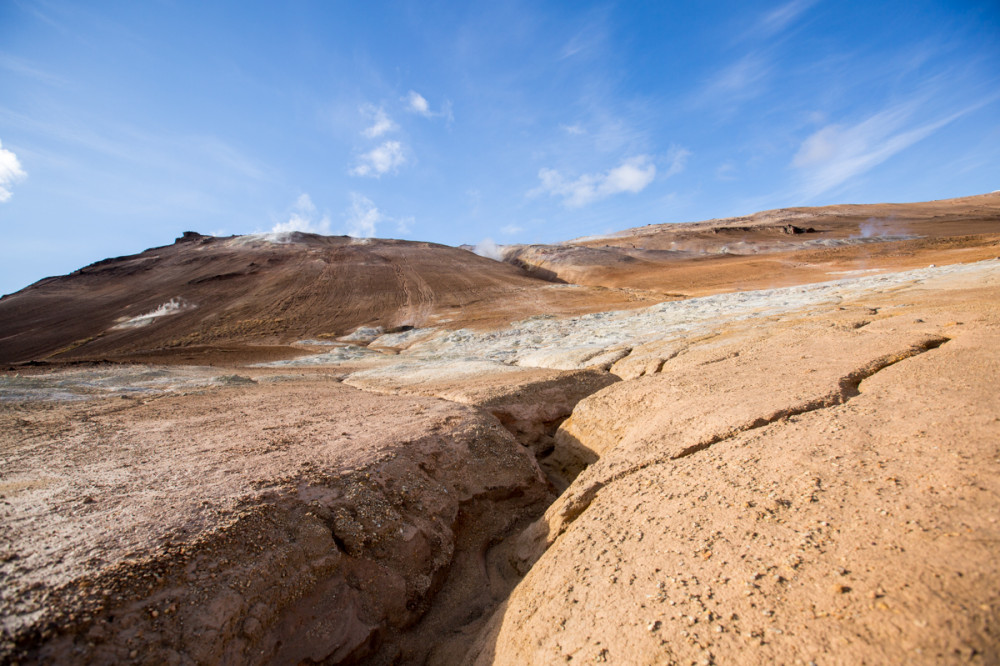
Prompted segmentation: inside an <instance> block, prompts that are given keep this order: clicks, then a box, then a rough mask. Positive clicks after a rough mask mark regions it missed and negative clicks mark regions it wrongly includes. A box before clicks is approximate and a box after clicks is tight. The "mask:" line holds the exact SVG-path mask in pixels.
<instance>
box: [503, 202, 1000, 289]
mask: <svg viewBox="0 0 1000 666" xmlns="http://www.w3.org/2000/svg"><path fill="white" fill-rule="evenodd" d="M998 245H1000V193H997V192H994V193H991V194H983V195H977V196H971V197H962V198H958V199H943V200H940V201H929V202H920V203H905V204H861V205H837V206H824V207H820V208H781V209H778V210H768V211H763V212H759V213H754V214H753V215H746V216H742V217H732V218H725V219H716V220H708V221H705V222H690V223H683V224H652V225H648V226H645V227H636V228H633V229H626V230H625V231H621V232H618V233H615V234H610V235H607V236H594V237H588V238H578V239H575V240H571V241H567V242H565V243H561V244H558V245H529V246H512V247H510V248H508V250H507V253H506V255H505V259H506V260H507V261H509V262H511V263H513V264H515V265H517V266H521V267H522V268H524V269H525V270H527V271H528V273H529V274H533V275H538V276H539V277H543V278H545V279H557V280H562V281H566V282H572V283H575V284H583V285H594V286H604V287H630V288H636V289H643V290H652V291H655V292H659V293H661V294H665V295H671V296H703V295H708V294H712V293H719V292H724V291H739V290H746V289H767V288H771V287H778V286H787V285H793V284H802V283H808V282H822V281H826V280H831V279H836V278H837V277H842V276H843V275H844V274H845V273H846V272H848V271H866V270H871V269H873V268H881V269H887V270H904V269H907V268H916V267H920V266H926V265H927V264H928V263H938V264H948V263H957V262H966V261H977V260H980V259H986V258H990V257H993V256H996V255H997V253H998V251H1000V249H998V247H997V246H998Z"/></svg>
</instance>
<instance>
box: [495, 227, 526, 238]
mask: <svg viewBox="0 0 1000 666" xmlns="http://www.w3.org/2000/svg"><path fill="white" fill-rule="evenodd" d="M522 231H524V227H519V226H517V225H516V224H507V225H504V226H502V227H500V233H502V234H503V235H504V236H514V235H516V234H519V233H521V232H522Z"/></svg>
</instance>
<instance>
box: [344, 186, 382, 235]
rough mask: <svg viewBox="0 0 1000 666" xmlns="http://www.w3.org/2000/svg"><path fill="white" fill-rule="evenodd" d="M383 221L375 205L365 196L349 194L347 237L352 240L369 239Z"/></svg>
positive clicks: (354, 193) (355, 193)
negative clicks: (352, 238) (350, 237)
mask: <svg viewBox="0 0 1000 666" xmlns="http://www.w3.org/2000/svg"><path fill="white" fill-rule="evenodd" d="M383 220H385V216H383V215H382V213H380V212H379V209H378V208H376V207H375V204H374V203H373V202H372V200H371V199H369V198H368V197H366V196H363V195H361V194H358V193H357V192H351V205H350V207H349V208H348V209H347V235H348V236H353V237H354V238H371V237H372V236H374V235H375V227H376V225H377V224H378V223H379V222H382V221H383Z"/></svg>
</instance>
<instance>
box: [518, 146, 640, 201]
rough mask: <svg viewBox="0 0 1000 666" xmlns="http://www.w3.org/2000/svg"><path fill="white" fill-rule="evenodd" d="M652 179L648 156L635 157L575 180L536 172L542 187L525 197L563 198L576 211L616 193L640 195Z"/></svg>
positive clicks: (550, 172)
mask: <svg viewBox="0 0 1000 666" xmlns="http://www.w3.org/2000/svg"><path fill="white" fill-rule="evenodd" d="M655 176H656V165H655V164H653V162H652V161H651V160H650V158H649V156H648V155H637V156H635V157H631V158H629V159H627V160H625V161H624V162H622V163H621V165H619V166H617V167H615V168H613V169H611V170H609V171H607V172H605V173H596V174H584V175H582V176H580V177H579V178H577V179H575V180H568V179H567V178H566V177H565V176H563V175H562V174H561V173H559V172H558V171H556V170H555V169H542V170H540V171H539V172H538V178H539V180H541V181H542V183H541V185H540V186H539V187H538V188H536V189H534V190H532V191H531V192H529V193H528V194H529V195H531V196H535V195H538V194H545V193H547V194H549V195H551V196H557V197H562V200H563V205H565V206H567V207H569V208H579V207H580V206H585V205H587V204H589V203H593V202H594V201H598V200H600V199H606V198H607V197H610V196H612V195H615V194H621V193H623V192H632V193H636V192H641V191H642V190H643V189H645V188H646V186H647V185H649V184H650V183H651V182H653V178H654V177H655Z"/></svg>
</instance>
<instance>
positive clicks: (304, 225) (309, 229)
mask: <svg viewBox="0 0 1000 666" xmlns="http://www.w3.org/2000/svg"><path fill="white" fill-rule="evenodd" d="M292 231H304V232H306V233H311V234H329V233H330V218H329V217H327V216H326V215H323V216H320V214H319V211H317V210H316V205H315V204H314V203H313V202H312V199H311V198H310V197H309V195H308V194H306V193H305V192H303V193H302V194H300V195H299V198H298V199H296V200H295V203H294V204H293V205H292V208H291V211H289V214H288V219H287V220H286V221H284V222H278V223H277V224H275V225H274V226H273V227H271V233H275V234H281V233H289V232H292Z"/></svg>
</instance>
